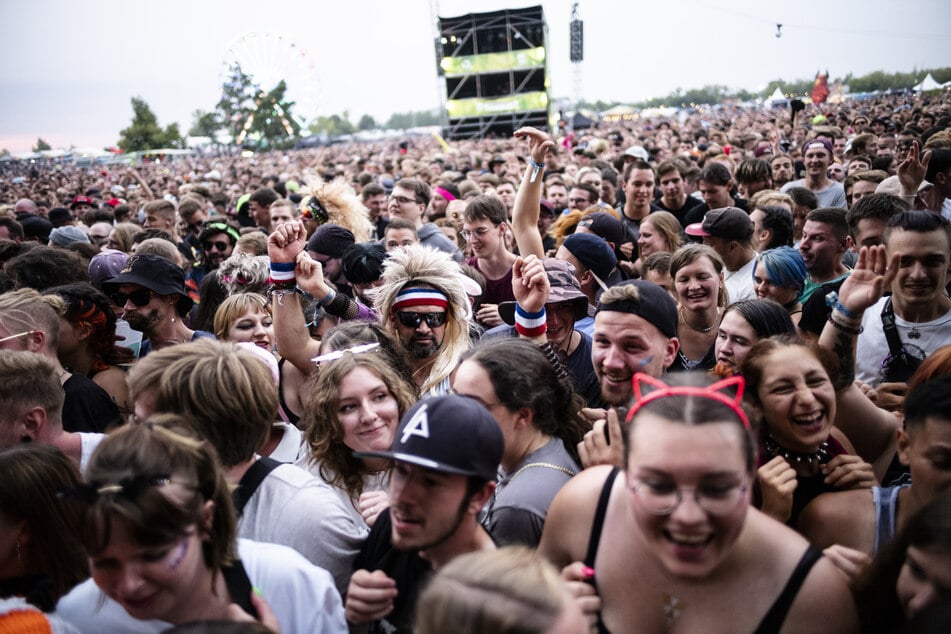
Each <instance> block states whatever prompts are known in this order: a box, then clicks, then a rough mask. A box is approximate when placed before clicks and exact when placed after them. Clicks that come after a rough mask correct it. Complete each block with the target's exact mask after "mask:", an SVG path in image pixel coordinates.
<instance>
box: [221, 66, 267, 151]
mask: <svg viewBox="0 0 951 634" xmlns="http://www.w3.org/2000/svg"><path fill="white" fill-rule="evenodd" d="M256 93H257V88H256V87H255V86H254V81H253V80H252V78H251V76H250V75H248V74H246V73H245V72H244V71H242V70H241V65H240V64H237V63H235V64H232V65H231V68H230V69H229V70H228V77H227V78H226V79H225V81H224V83H223V84H222V85H221V98H220V99H219V100H218V104H217V105H216V106H215V112H216V113H217V115H218V119H219V121H220V122H221V123H222V125H224V127H225V129H227V130H228V132H230V133H231V137H232V139H237V138H238V137H239V136H240V135H241V132H242V130H243V129H244V126H245V123H246V122H247V120H248V117H250V116H251V113H252V112H254V97H255V94H256Z"/></svg>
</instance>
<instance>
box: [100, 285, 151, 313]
mask: <svg viewBox="0 0 951 634" xmlns="http://www.w3.org/2000/svg"><path fill="white" fill-rule="evenodd" d="M109 299H111V300H112V303H113V304H115V305H116V306H125V303H126V302H127V301H129V300H132V303H133V304H135V305H136V306H138V307H139V308H142V307H143V306H145V305H146V304H148V303H149V302H150V301H152V291H150V290H149V289H147V288H142V289H139V290H137V291H132V292H131V293H118V292H117V293H113V294H111V295H110V296H109Z"/></svg>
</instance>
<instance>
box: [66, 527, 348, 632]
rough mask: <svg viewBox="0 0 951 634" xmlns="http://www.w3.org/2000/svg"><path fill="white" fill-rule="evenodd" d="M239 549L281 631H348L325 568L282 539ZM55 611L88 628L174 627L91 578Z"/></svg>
mask: <svg viewBox="0 0 951 634" xmlns="http://www.w3.org/2000/svg"><path fill="white" fill-rule="evenodd" d="M238 555H239V557H241V563H242V564H243V565H244V568H245V571H246V572H247V573H248V578H249V579H250V581H251V585H252V586H254V587H255V588H257V589H259V590H260V591H261V594H262V595H263V597H264V598H265V599H266V600H267V602H268V604H269V605H270V606H271V609H272V610H274V614H275V616H277V620H278V622H279V623H280V624H281V631H282V632H287V633H288V634H294V633H295V632H327V633H336V632H341V633H345V632H347V623H346V620H345V618H344V614H343V603H342V602H341V600H340V594H339V593H338V592H337V590H336V588H334V585H333V581H332V579H331V578H330V574H329V573H328V572H327V571H326V570H322V569H320V568H318V567H317V566H314V565H313V564H311V563H309V562H308V561H307V560H306V559H304V558H303V557H302V556H301V555H300V554H298V553H297V552H295V551H294V550H293V549H292V548H288V547H287V546H280V545H278V544H263V543H258V542H252V541H250V540H247V539H239V540H238ZM100 601H102V607H101V608H100V607H99V604H100ZM55 614H56V616H58V617H59V618H61V619H63V620H64V621H66V622H68V623H70V624H71V625H73V626H74V627H75V628H77V629H78V630H79V631H80V632H82V633H84V634H87V633H88V634H102V633H104V632H108V633H109V634H140V633H151V632H162V631H164V630H166V629H168V628H169V627H171V624H170V623H166V622H164V621H140V620H138V619H135V618H133V617H131V616H129V614H128V613H127V612H126V611H125V609H123V607H122V606H121V605H120V604H118V603H116V602H115V601H113V600H112V599H110V598H108V597H106V596H105V595H103V594H102V592H101V591H100V590H99V588H98V587H97V586H96V584H95V582H93V580H92V579H87V580H86V581H84V582H83V583H81V584H79V585H78V586H76V587H75V588H73V589H72V591H71V592H70V593H69V594H67V595H66V596H64V597H63V598H62V599H60V601H59V603H58V604H57V606H56V612H55Z"/></svg>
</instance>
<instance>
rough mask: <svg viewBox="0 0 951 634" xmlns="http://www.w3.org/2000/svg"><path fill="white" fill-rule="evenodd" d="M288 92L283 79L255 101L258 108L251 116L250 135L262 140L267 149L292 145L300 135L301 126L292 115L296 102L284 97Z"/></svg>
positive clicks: (259, 93) (260, 92)
mask: <svg viewBox="0 0 951 634" xmlns="http://www.w3.org/2000/svg"><path fill="white" fill-rule="evenodd" d="M286 92H287V84H286V83H284V80H283V79H282V80H281V81H279V82H278V83H277V86H275V87H274V88H273V89H272V90H271V91H270V92H268V93H264V92H263V91H259V92H258V95H257V98H256V101H255V105H256V108H255V110H254V112H252V113H251V115H250V117H251V120H250V121H251V123H250V125H249V126H247V129H248V135H249V136H251V137H252V138H255V137H256V138H260V139H261V141H262V144H263V145H265V146H267V147H275V146H276V147H283V146H287V145H291V144H292V142H293V140H294V139H295V138H297V136H298V135H299V134H300V124H299V123H297V121H296V120H295V119H294V117H293V115H292V114H291V109H292V108H293V107H294V102H293V101H287V99H286V98H285V96H284V93H286ZM238 138H239V139H240V138H241V137H240V136H239V137H238Z"/></svg>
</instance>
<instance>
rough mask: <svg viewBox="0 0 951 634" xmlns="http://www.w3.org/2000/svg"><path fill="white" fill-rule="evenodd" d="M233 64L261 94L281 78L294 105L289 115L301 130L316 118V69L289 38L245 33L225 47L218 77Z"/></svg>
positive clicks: (224, 73)
mask: <svg viewBox="0 0 951 634" xmlns="http://www.w3.org/2000/svg"><path fill="white" fill-rule="evenodd" d="M235 64H237V65H239V66H240V67H241V70H242V71H243V72H244V73H245V74H247V75H250V76H251V77H252V78H253V81H254V83H255V84H257V85H258V86H259V87H260V88H261V90H263V91H265V92H268V91H270V90H271V89H273V88H274V87H275V86H277V84H278V83H279V82H280V81H281V80H282V79H283V80H284V81H285V83H286V84H287V92H286V93H285V94H286V96H287V98H288V99H289V100H290V101H293V102H294V108H293V113H292V116H293V117H294V119H296V120H297V122H298V123H299V124H300V125H301V126H302V127H303V126H306V124H307V123H308V122H309V121H311V120H313V119H314V118H315V117H316V116H317V112H318V103H319V101H318V77H317V66H316V64H315V63H314V60H313V58H312V57H311V55H310V52H309V51H308V50H307V49H306V48H304V47H303V46H301V45H300V44H298V43H297V42H295V41H294V40H292V39H291V38H290V37H288V36H286V35H282V34H281V33H275V32H272V31H253V32H251V33H247V34H245V35H243V36H241V37H240V38H238V39H237V40H235V42H234V43H233V44H231V46H230V47H229V48H228V52H227V53H226V54H225V58H224V63H223V66H222V71H221V75H222V77H226V76H227V75H228V73H230V71H231V69H232V68H233V67H234V65H235Z"/></svg>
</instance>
